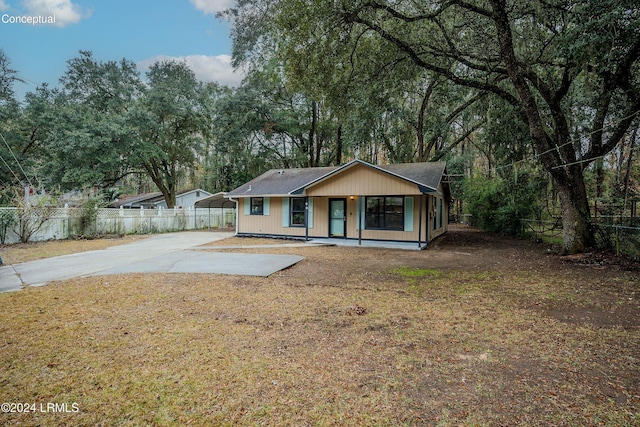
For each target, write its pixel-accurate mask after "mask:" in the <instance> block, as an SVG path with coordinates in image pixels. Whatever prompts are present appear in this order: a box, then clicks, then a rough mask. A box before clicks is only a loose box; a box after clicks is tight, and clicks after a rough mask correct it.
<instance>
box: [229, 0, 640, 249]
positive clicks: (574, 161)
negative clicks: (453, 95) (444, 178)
mask: <svg viewBox="0 0 640 427" xmlns="http://www.w3.org/2000/svg"><path fill="white" fill-rule="evenodd" d="M238 4H239V6H238V8H237V9H235V10H233V11H231V13H230V15H231V16H234V19H236V27H235V40H236V45H238V46H240V47H241V48H240V49H237V50H236V52H235V53H236V57H237V58H238V59H239V60H241V61H242V60H245V61H246V60H255V59H256V58H260V57H261V55H262V56H264V52H265V50H268V49H273V50H274V51H277V52H278V54H279V55H281V56H282V58H283V61H284V63H285V67H288V70H290V74H291V76H292V78H293V79H295V78H303V79H305V81H307V82H309V81H310V80H309V77H308V76H313V77H312V80H311V81H316V82H327V84H326V86H331V85H332V82H334V81H335V75H336V73H340V74H343V75H345V74H346V75H358V74H362V73H365V74H367V73H368V74H369V75H370V74H371V70H372V69H373V70H375V69H378V70H379V69H381V63H382V62H384V61H386V62H387V64H388V66H389V67H391V68H392V67H394V66H396V65H397V64H400V63H403V62H408V63H411V64H413V65H414V66H415V67H418V68H420V69H423V70H425V71H428V72H429V73H431V74H432V75H434V76H439V77H440V78H443V79H446V80H448V81H449V82H451V83H453V84H455V85H457V86H460V87H464V88H469V89H472V90H473V91H475V93H480V94H482V93H485V94H489V95H490V96H497V97H500V98H501V99H503V100H504V101H506V102H507V103H508V104H509V105H511V106H512V108H513V109H514V111H515V112H516V116H517V117H518V118H519V120H520V121H522V122H523V123H525V124H526V125H527V127H528V129H529V134H530V137H531V140H532V144H533V148H534V150H535V153H536V159H537V160H539V161H540V162H541V164H542V165H543V166H544V168H545V170H546V171H547V172H548V173H549V174H550V176H551V177H552V180H553V183H554V185H555V188H556V190H557V192H558V194H559V197H560V200H561V205H562V220H563V231H564V250H565V251H566V252H580V251H583V250H585V248H587V247H589V246H591V245H592V244H593V243H594V230H593V226H592V222H591V217H590V212H589V206H588V198H587V191H586V186H585V181H584V172H585V170H586V169H587V168H588V167H590V165H591V164H592V163H593V162H594V161H595V160H598V159H602V157H603V156H605V155H606V154H607V153H609V152H610V151H611V150H612V149H613V148H614V147H615V146H616V145H617V144H618V143H619V142H620V140H621V139H622V138H623V136H624V135H625V133H626V132H628V131H629V129H630V127H631V125H632V124H633V123H634V121H635V122H637V121H638V111H639V110H640V72H639V66H640V64H639V61H638V58H639V56H640V5H639V4H638V3H637V2H636V1H635V0H622V1H619V0H532V1H527V2H523V1H520V0H430V1H421V2H416V1H412V0H394V1H391V0H337V1H331V2H316V1H305V0H241V1H239V3H238ZM247 22H252V23H253V24H259V23H262V24H264V26H263V27H260V26H258V25H254V26H252V27H246V26H245V27H242V26H243V25H244V24H246V23H247ZM241 28H249V30H248V31H246V30H245V31H243V30H242V29H241ZM261 28H262V29H261ZM250 44H251V47H250V48H249V49H247V46H248V45H250ZM242 46H244V47H245V48H244V49H242ZM363 47H366V48H367V49H369V50H370V51H371V54H370V55H369V56H368V58H367V56H366V55H363V54H362V48H363ZM247 51H253V52H254V53H253V54H247ZM256 51H257V52H260V53H259V54H256V53H255V52H256ZM367 61H368V62H367ZM368 64H372V65H371V66H368ZM305 76H306V77H305ZM403 77H404V74H403V73H399V74H398V75H397V78H398V79H402V78H403ZM411 78H412V77H411ZM338 90H342V88H338ZM330 91H331V88H330V87H329V88H328V89H327V90H326V92H330ZM514 126H516V125H515V124H514ZM505 143H508V141H505Z"/></svg>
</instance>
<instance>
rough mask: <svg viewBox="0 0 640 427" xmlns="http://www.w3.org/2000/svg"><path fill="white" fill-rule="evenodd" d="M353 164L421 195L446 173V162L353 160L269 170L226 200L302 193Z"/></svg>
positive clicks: (435, 188) (430, 191)
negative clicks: (405, 183)
mask: <svg viewBox="0 0 640 427" xmlns="http://www.w3.org/2000/svg"><path fill="white" fill-rule="evenodd" d="M356 165H364V166H367V167H370V168H373V169H376V170H379V171H381V172H384V173H388V174H390V175H393V176H395V177H398V178H400V179H404V180H406V181H409V182H411V183H414V184H416V185H417V186H418V188H420V191H422V192H423V193H432V192H437V191H438V190H437V188H438V185H439V184H440V182H441V180H442V177H443V176H444V174H445V168H446V163H445V162H423V163H400V164H393V165H379V166H378V165H372V164H370V163H367V162H364V161H362V160H358V159H356V160H353V161H351V162H349V163H347V164H345V165H343V166H331V167H319V168H296V169H271V170H269V171H267V172H265V173H263V174H262V175H260V176H258V177H257V178H254V179H253V180H251V181H249V182H247V183H246V184H244V185H241V186H240V187H238V188H236V189H235V190H233V191H231V192H229V193H228V194H227V195H226V197H251V196H286V195H291V194H303V193H304V190H305V189H306V188H308V187H311V186H313V185H315V184H317V183H319V182H322V181H324V180H325V179H327V178H329V177H331V176H334V175H336V174H338V173H340V172H342V171H344V170H346V169H349V168H351V167H354V166H356Z"/></svg>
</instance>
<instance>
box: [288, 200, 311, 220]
mask: <svg viewBox="0 0 640 427" xmlns="http://www.w3.org/2000/svg"><path fill="white" fill-rule="evenodd" d="M294 200H302V210H294V209H293V205H294V203H293V201H294ZM306 203H307V200H306V197H289V227H304V226H305V222H306V210H307V209H306ZM296 213H298V214H299V213H302V218H303V220H302V224H294V222H293V215H294V214H296Z"/></svg>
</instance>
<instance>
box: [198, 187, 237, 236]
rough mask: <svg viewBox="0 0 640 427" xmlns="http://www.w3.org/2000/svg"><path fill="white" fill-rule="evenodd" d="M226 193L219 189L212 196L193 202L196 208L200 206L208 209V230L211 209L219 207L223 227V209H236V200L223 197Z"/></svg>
mask: <svg viewBox="0 0 640 427" xmlns="http://www.w3.org/2000/svg"><path fill="white" fill-rule="evenodd" d="M226 195H227V193H225V192H222V191H221V192H219V193H216V194H214V195H212V196H209V197H203V198H202V199H199V200H197V201H196V202H195V203H194V207H195V208H196V209H201V208H204V209H209V230H211V209H220V213H221V215H222V222H223V224H222V226H223V227H224V226H225V224H224V210H225V209H233V210H234V211H235V209H236V202H233V201H231V200H229V199H227V198H225V197H224V196H226Z"/></svg>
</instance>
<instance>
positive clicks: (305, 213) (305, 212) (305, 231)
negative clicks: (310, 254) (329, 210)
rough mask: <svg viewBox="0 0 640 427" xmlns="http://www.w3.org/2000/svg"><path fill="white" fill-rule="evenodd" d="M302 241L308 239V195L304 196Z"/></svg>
mask: <svg viewBox="0 0 640 427" xmlns="http://www.w3.org/2000/svg"><path fill="white" fill-rule="evenodd" d="M304 241H305V242H308V241H309V196H306V197H305V198H304Z"/></svg>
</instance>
